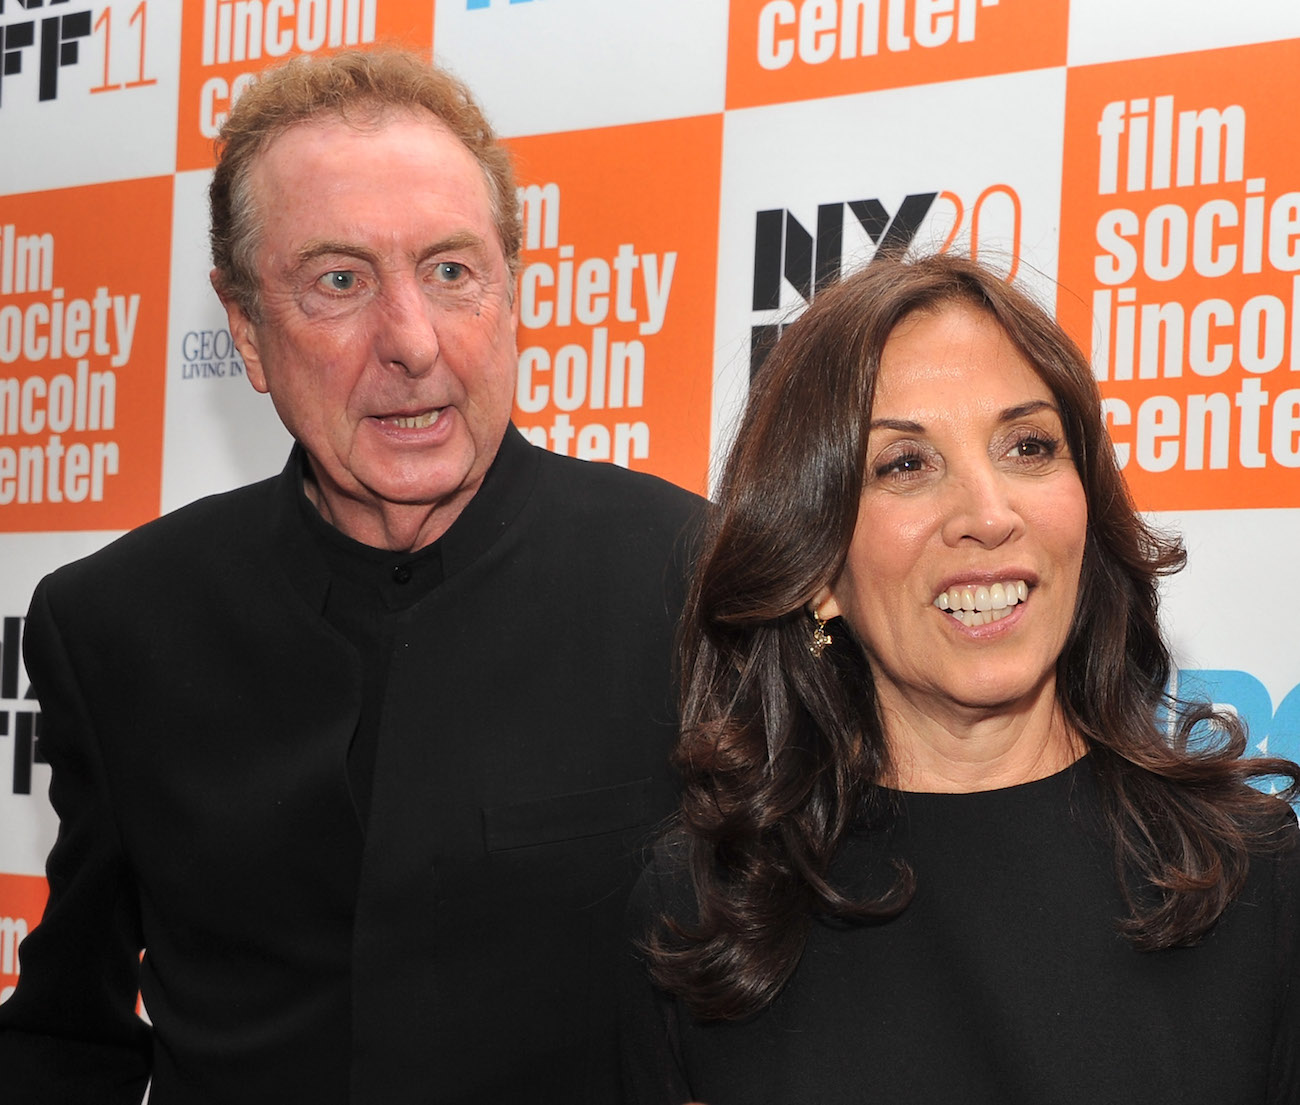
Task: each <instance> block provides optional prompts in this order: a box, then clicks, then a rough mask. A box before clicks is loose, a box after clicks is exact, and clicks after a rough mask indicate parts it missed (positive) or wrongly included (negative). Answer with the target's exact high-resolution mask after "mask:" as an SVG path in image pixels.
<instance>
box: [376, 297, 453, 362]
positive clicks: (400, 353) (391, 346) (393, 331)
mask: <svg viewBox="0 0 1300 1105" xmlns="http://www.w3.org/2000/svg"><path fill="white" fill-rule="evenodd" d="M379 306H380V322H379V329H378V333H377V334H376V346H377V348H376V352H377V353H378V355H379V359H380V361H381V362H382V363H384V364H386V365H391V366H392V367H394V368H396V369H399V370H400V371H402V372H404V373H406V374H407V375H408V376H423V375H424V374H425V373H426V372H429V371H430V370H431V369H432V368H433V366H434V365H435V364H436V363H437V361H438V349H439V345H438V327H437V311H436V308H435V306H434V304H433V303H432V302H431V301H430V299H429V297H428V296H427V295H426V294H425V293H424V291H423V290H422V289H421V287H420V285H419V282H418V281H417V280H416V279H415V277H414V276H411V277H409V278H403V279H399V280H392V281H389V283H388V285H387V286H386V287H385V289H384V294H383V296H382V298H381V300H380V304H379Z"/></svg>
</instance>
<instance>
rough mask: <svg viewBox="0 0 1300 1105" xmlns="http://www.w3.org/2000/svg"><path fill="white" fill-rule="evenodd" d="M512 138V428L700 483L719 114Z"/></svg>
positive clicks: (568, 448) (577, 452)
mask: <svg viewBox="0 0 1300 1105" xmlns="http://www.w3.org/2000/svg"><path fill="white" fill-rule="evenodd" d="M510 146H511V149H512V150H513V152H514V154H515V160H516V164H517V168H518V173H519V179H520V182H521V187H520V197H521V200H522V208H523V217H524V230H525V253H524V264H523V269H522V272H521V275H520V282H519V315H520V324H519V346H520V353H519V375H518V383H517V387H516V390H515V410H514V417H515V422H516V424H517V425H518V426H519V427H520V429H521V430H523V431H524V433H525V434H527V436H528V437H529V438H530V439H531V440H532V441H534V442H535V443H536V444H538V445H543V446H545V447H547V448H549V449H551V450H552V451H553V452H557V453H561V454H565V455H569V456H577V457H582V458H584V459H586V460H608V461H613V462H615V463H617V464H621V465H623V466H624V467H628V468H635V469H638V470H641V471H648V472H653V473H655V474H656V475H659V476H663V477H664V478H666V479H669V480H672V481H673V482H674V483H677V484H680V485H681V486H683V487H687V488H691V489H692V490H697V491H703V490H704V487H705V483H706V476H707V468H708V450H709V401H710V391H711V387H710V380H711V374H712V361H713V307H714V282H715V279H716V275H715V274H716V271H717V233H718V231H717V225H718V187H719V179H720V173H721V157H722V118H721V116H700V117H697V118H692V119H676V120H671V121H668V122H660V123H645V124H639V125H634V126H625V127H610V128H607V129H603V130H589V131H574V132H569V133H565V134H553V135H543V136H539V137H533V138H521V139H516V140H513V141H511V143H510ZM683 166H690V171H689V172H683V171H682V167H683Z"/></svg>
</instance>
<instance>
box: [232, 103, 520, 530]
mask: <svg viewBox="0 0 1300 1105" xmlns="http://www.w3.org/2000/svg"><path fill="white" fill-rule="evenodd" d="M251 185H252V191H253V196H254V201H255V203H256V207H257V211H258V212H259V214H260V215H261V219H262V231H261V236H260V238H259V242H258V252H257V262H256V263H257V273H258V278H259V283H260V287H261V304H262V311H261V320H260V321H257V322H254V321H252V320H250V319H248V318H247V316H245V315H244V314H243V312H242V311H241V310H240V309H239V308H238V306H236V305H234V304H232V303H229V302H228V303H227V304H226V306H227V310H228V312H229V315H230V322H231V329H232V332H233V333H234V336H235V339H236V342H237V344H238V345H239V348H240V352H241V353H242V354H243V356H244V359H245V361H246V363H247V368H248V375H249V379H250V380H251V381H252V384H253V386H254V387H255V388H257V389H258V390H259V391H265V392H269V393H270V395H271V399H272V401H273V402H274V403H275V408H276V410H277V411H278V413H279V415H280V417H281V419H282V420H283V421H284V424H285V425H286V426H287V427H288V429H289V431H290V432H291V433H292V434H293V436H294V437H295V438H297V440H298V441H300V442H301V443H302V444H303V446H304V447H305V448H306V450H307V452H308V454H309V455H310V457H311V465H312V470H313V474H314V476H315V481H316V488H315V489H313V497H314V498H315V499H316V501H317V504H318V505H319V506H320V508H321V510H322V513H323V514H324V515H325V516H326V517H327V518H329V519H330V520H331V521H333V522H334V524H335V525H337V526H339V528H340V529H342V530H343V531H344V532H346V533H349V534H350V535H351V536H353V537H356V538H358V539H359V540H363V541H366V542H367V543H369V544H377V545H384V544H387V545H394V544H396V545H402V544H406V543H407V542H408V539H406V538H403V539H402V540H396V539H394V538H393V537H392V536H391V534H392V532H393V530H392V527H387V528H386V527H385V526H384V525H383V524H382V520H383V519H384V518H387V517H391V516H393V515H401V514H403V513H405V514H406V515H408V516H409V515H410V514H412V513H414V514H417V515H419V514H423V515H424V516H425V517H427V518H431V519H433V520H434V522H435V524H434V525H433V526H432V527H429V526H428V525H427V524H425V525H422V526H421V530H420V533H421V537H420V538H419V540H418V541H417V542H415V543H424V542H425V541H427V540H429V539H432V537H433V536H437V534H438V533H440V532H441V531H442V529H445V528H446V525H448V524H450V522H451V521H453V520H454V519H455V517H456V515H457V514H459V512H460V510H461V509H462V508H463V507H464V505H465V503H467V502H468V501H469V499H470V498H471V497H472V496H473V494H474V492H475V491H476V490H477V489H478V487H479V485H480V483H481V482H482V480H483V476H484V473H486V471H487V469H488V466H489V465H490V464H491V462H492V459H493V457H494V456H495V455H496V450H497V446H498V445H499V444H500V441H501V438H502V436H503V434H504V432H505V429H506V425H507V422H508V420H509V417H510V405H511V397H512V394H513V387H514V379H515V366H516V351H515V329H516V325H517V321H518V316H517V312H516V310H515V308H514V306H513V304H512V297H511V295H510V283H509V281H510V276H509V271H508V269H507V266H506V261H505V257H504V255H503V252H502V246H501V241H500V238H499V236H498V234H497V232H496V228H495V226H494V224H493V220H492V209H491V204H490V202H489V198H488V188H487V182H486V179H485V178H484V175H483V172H482V170H481V168H480V167H479V165H478V162H477V161H475V159H474V157H473V155H472V154H470V152H469V151H468V150H467V149H466V148H465V146H464V145H462V144H461V142H460V141H459V140H458V139H457V138H456V137H455V136H454V135H452V134H451V132H450V131H448V130H447V129H446V128H445V127H443V126H442V124H440V123H439V122H438V121H437V120H435V119H433V118H432V117H431V116H428V115H419V114H414V113H406V112H398V113H390V114H388V115H385V116H384V117H383V118H382V119H380V120H379V121H377V122H376V123H375V124H374V125H370V126H363V127H361V128H360V129H358V128H357V127H354V126H352V125H350V124H348V123H346V122H344V121H343V120H341V119H338V118H331V117H327V118H324V119H321V120H317V121H312V122H308V123H304V124H300V125H298V126H295V127H293V128H291V129H290V130H288V131H286V132H285V133H284V134H283V135H281V136H280V137H278V138H276V139H275V140H274V141H273V142H272V143H271V145H270V146H269V147H268V148H267V150H266V151H265V152H264V153H263V154H262V155H261V156H260V157H259V158H258V160H257V161H256V162H255V164H254V165H253V167H252V174H251ZM408 508H409V509H408Z"/></svg>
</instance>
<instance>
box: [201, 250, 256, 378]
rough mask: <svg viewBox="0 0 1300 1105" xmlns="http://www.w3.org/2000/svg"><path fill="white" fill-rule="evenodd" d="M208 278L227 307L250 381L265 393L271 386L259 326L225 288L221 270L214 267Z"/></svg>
mask: <svg viewBox="0 0 1300 1105" xmlns="http://www.w3.org/2000/svg"><path fill="white" fill-rule="evenodd" d="M208 279H209V280H210V281H212V290H213V291H215V292H216V293H217V298H218V299H220V300H221V306H223V307H224V308H225V309H226V322H227V324H228V325H229V326H230V337H231V339H232V340H233V341H234V343H235V348H236V349H237V350H239V356H240V357H241V358H242V360H243V362H244V370H245V372H246V373H247V375H248V382H249V383H250V384H252V385H253V388H254V390H256V391H260V392H261V393H262V394H263V395H265V394H266V393H267V391H268V390H269V388H268V387H267V386H266V373H265V372H264V371H263V369H262V356H261V353H260V351H259V350H258V347H257V327H256V326H255V325H254V323H253V320H252V319H251V318H249V317H248V314H247V313H246V312H245V311H244V309H243V308H242V307H241V306H240V305H239V304H238V303H237V302H236V301H235V298H234V297H233V296H232V295H230V294H229V293H228V292H226V291H225V290H224V284H223V282H222V280H221V273H220V271H219V270H217V269H213V270H212V271H211V272H210V273H208Z"/></svg>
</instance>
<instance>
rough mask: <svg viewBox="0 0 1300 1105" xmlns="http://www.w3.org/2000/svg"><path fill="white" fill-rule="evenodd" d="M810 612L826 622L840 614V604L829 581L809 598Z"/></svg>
mask: <svg viewBox="0 0 1300 1105" xmlns="http://www.w3.org/2000/svg"><path fill="white" fill-rule="evenodd" d="M808 613H810V614H815V615H817V617H819V618H821V620H822V621H824V622H828V621H830V620H831V619H832V618H838V617H839V616H840V614H841V610H840V604H839V602H838V601H837V600H836V598H835V596H834V595H833V594H832V593H831V587H830V584H829V583H828V584H826V586H824V587H822V588H821V589H819V590H818V591H817V593H816V594H815V595H813V597H812V598H811V599H809V600H808Z"/></svg>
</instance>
